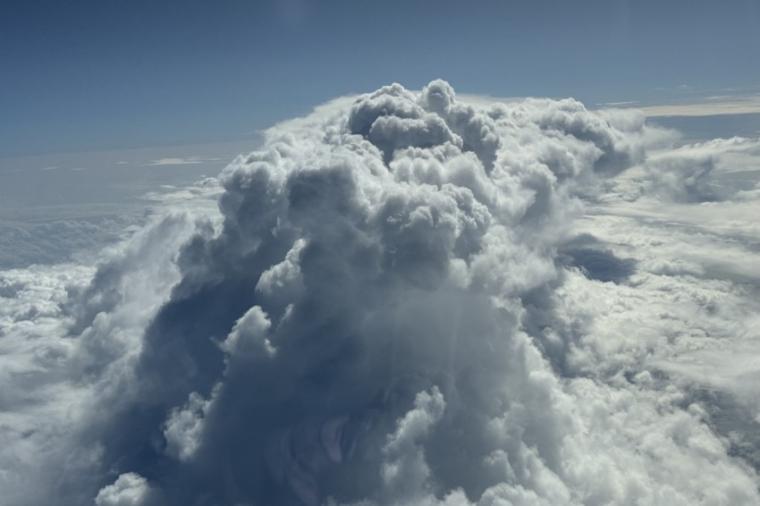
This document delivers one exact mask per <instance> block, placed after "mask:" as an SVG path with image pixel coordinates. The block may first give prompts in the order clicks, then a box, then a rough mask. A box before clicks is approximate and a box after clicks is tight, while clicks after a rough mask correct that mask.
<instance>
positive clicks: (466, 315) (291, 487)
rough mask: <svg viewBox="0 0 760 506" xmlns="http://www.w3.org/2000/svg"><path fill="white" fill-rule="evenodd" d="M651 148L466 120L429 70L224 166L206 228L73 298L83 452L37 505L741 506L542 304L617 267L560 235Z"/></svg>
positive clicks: (571, 126)
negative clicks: (416, 85) (428, 76)
mask: <svg viewBox="0 0 760 506" xmlns="http://www.w3.org/2000/svg"><path fill="white" fill-rule="evenodd" d="M670 135H671V134H670V133H667V132H664V131H661V130H658V129H656V128H654V127H652V126H649V125H647V124H646V123H645V121H644V118H643V116H642V115H641V114H639V113H636V112H631V111H598V112H591V111H589V110H587V109H586V108H585V107H584V106H583V105H582V104H580V103H579V102H577V101H574V100H561V101H553V100H539V99H530V100H525V101H520V102H515V103H510V104H499V103H493V104H483V103H478V104H468V103H467V102H466V101H459V100H458V99H457V97H456V95H455V93H454V90H453V89H452V88H451V87H450V86H449V85H448V84H447V83H445V82H444V81H434V82H432V83H430V84H429V85H428V86H426V87H425V88H424V89H423V90H422V91H420V92H412V91H409V90H406V89H405V88H403V87H402V86H400V85H398V84H394V85H391V86H386V87H383V88H381V89H380V90H378V91H376V92H374V93H371V94H367V95H362V96H359V97H357V98H355V99H353V100H339V101H337V102H335V103H334V104H332V105H329V106H326V107H323V108H321V109H320V110H319V112H317V113H315V114H313V115H311V116H309V117H306V118H302V119H299V120H297V121H291V122H287V123H284V124H281V125H278V126H275V127H273V128H272V129H270V130H269V131H268V132H267V134H266V142H265V145H264V147H263V148H262V149H261V150H258V151H255V152H252V153H250V154H248V155H242V156H239V157H238V158H237V159H236V160H235V161H234V162H233V163H231V164H230V165H229V166H228V167H227V168H226V169H225V170H224V172H223V173H222V174H221V176H220V180H221V182H222V185H223V188H224V191H223V193H222V195H221V196H220V198H219V210H220V213H221V216H220V217H219V219H217V218H216V217H213V219H212V220H210V221H209V222H203V223H201V224H198V225H192V228H189V227H191V225H190V224H189V223H188V222H187V221H183V220H180V219H178V218H176V217H174V218H172V217H169V218H167V219H166V220H165V221H162V222H160V223H159V224H157V225H155V227H154V228H153V229H151V230H154V232H150V231H148V232H145V233H144V234H143V235H142V236H141V237H142V239H137V240H136V242H135V244H136V246H132V249H131V250H129V249H128V250H126V251H125V252H122V253H120V254H119V255H116V257H115V259H113V260H111V261H109V262H106V263H104V264H103V266H101V267H100V268H99V270H98V272H97V274H95V276H94V278H93V281H92V282H91V283H90V285H89V287H88V288H83V289H81V290H79V291H77V292H76V293H72V296H71V298H72V301H71V303H70V304H71V306H70V307H71V309H70V312H71V314H72V315H74V316H72V321H71V322H70V323H69V325H68V327H67V326H65V325H64V326H63V327H64V328H68V329H69V330H68V331H69V332H70V334H72V337H71V339H75V340H79V341H80V342H81V344H79V345H78V348H77V349H78V350H79V351H77V352H76V353H73V354H72V356H73V357H74V358H72V359H71V360H72V361H71V362H67V364H69V365H67V366H66V367H70V368H71V369H70V370H72V371H76V372H77V373H78V374H85V375H87V376H86V377H87V378H88V380H86V383H87V384H89V385H92V386H91V387H88V388H89V389H91V390H94V389H97V390H98V392H97V393H95V392H91V393H90V394H88V395H89V397H88V400H87V402H86V403H85V404H86V407H87V408H88V409H83V413H82V414H80V416H79V417H78V418H77V420H76V423H75V424H74V427H73V428H70V429H67V434H68V435H67V439H66V440H67V444H70V445H72V447H76V448H79V449H82V448H86V449H89V451H90V453H89V454H90V455H91V457H90V459H89V460H88V462H87V463H86V465H83V467H82V469H81V470H80V471H77V472H76V473H73V474H70V475H68V476H67V479H68V483H67V486H66V487H60V486H59V485H58V484H57V483H56V482H55V480H53V479H48V482H49V483H48V484H47V487H48V488H47V489H46V490H47V491H48V492H50V491H53V490H57V491H58V492H59V493H60V494H62V495H61V497H63V500H64V501H68V502H70V503H72V504H73V503H75V501H76V500H78V499H81V498H82V497H88V496H89V497H90V498H92V500H95V501H96V503H97V504H102V505H111V504H130V505H138V504H143V505H148V504H150V505H153V504H168V505H173V504H255V505H268V504H278V505H301V506H304V505H305V506H316V505H320V504H336V505H337V504H344V505H351V504H353V505H360V504H361V505H386V504H387V505H391V504H409V505H436V504H440V505H449V506H454V505H457V506H459V505H468V506H469V505H473V504H477V505H481V506H487V505H535V504H547V505H549V504H552V505H557V504H588V505H596V504H599V505H601V504H631V505H633V504H662V503H668V504H697V503H705V504H710V503H713V504H729V503H730V504H753V503H756V501H758V500H760V496H758V490H757V487H756V484H755V483H756V481H755V480H756V474H755V471H754V470H753V469H751V468H750V467H749V466H747V465H746V464H744V463H743V462H742V461H741V460H739V459H735V458H733V457H731V456H730V455H729V453H728V449H727V447H726V445H725V444H724V442H723V441H722V440H721V438H720V437H719V435H717V434H716V433H715V432H714V431H712V430H711V428H710V427H709V425H708V424H707V423H706V421H705V416H706V415H705V414H704V412H702V411H700V410H699V409H698V407H697V406H690V405H685V404H684V402H683V396H682V395H681V392H680V391H679V390H677V389H672V388H671V389H668V388H665V387H664V386H663V384H662V383H658V381H657V378H654V377H653V376H652V374H651V373H649V372H648V371H644V370H640V371H636V370H633V367H634V365H632V364H635V363H636V362H635V361H629V362H615V361H610V362H609V365H610V368H607V369H605V368H603V367H594V363H593V361H592V359H590V358H589V357H591V356H592V354H593V352H598V351H599V349H600V348H599V346H598V343H596V342H594V343H592V344H593V346H591V345H589V346H590V347H588V348H587V347H586V345H585V344H584V341H583V339H584V337H583V335H581V332H586V331H588V332H592V327H591V323H590V320H593V318H594V315H593V314H591V315H589V314H587V313H586V312H583V311H580V310H579V311H578V312H575V313H573V312H572V308H573V307H576V308H578V307H581V306H583V303H582V301H579V300H577V299H575V298H570V297H569V296H567V295H566V290H567V287H568V286H569V285H571V284H573V283H574V284H576V285H579V284H582V283H583V282H584V281H583V280H586V281H588V282H589V283H599V284H606V285H605V286H617V285H616V282H622V281H623V280H624V279H625V278H626V277H628V276H630V275H631V274H632V272H633V270H634V264H633V263H632V261H631V262H626V261H624V260H621V259H619V258H617V257H616V256H615V253H614V252H613V251H611V250H609V249H606V248H605V247H602V246H599V245H597V244H596V243H595V242H594V239H593V238H588V237H586V236H580V238H579V237H578V236H576V235H575V229H574V219H575V218H576V217H577V216H579V215H580V214H581V212H582V209H583V201H584V199H585V200H588V199H595V198H596V195H597V193H598V192H600V191H602V189H603V188H604V187H605V184H606V183H604V181H605V180H606V179H608V178H612V177H614V176H616V175H617V174H620V173H621V172H623V171H625V170H626V169H629V168H631V167H634V166H643V164H646V163H647V154H648V153H649V152H650V151H651V150H652V149H655V148H658V149H659V148H662V146H663V144H664V143H667V142H668V139H671V137H670ZM190 230H191V231H190ZM151 233H152V234H154V236H151V235H150V234H151ZM584 237H585V238H584ZM169 238H175V239H169ZM158 244H162V245H163V246H159V247H157V246H156V245H158ZM150 259H152V261H150ZM147 264H150V265H149V266H148V265H147ZM600 266H601V268H604V269H607V270H606V271H605V272H606V273H607V274H605V276H606V277H599V276H597V277H595V276H594V275H592V274H594V272H596V273H597V274H599V272H600V270H599V269H600ZM621 266H623V267H624V268H623V267H621ZM613 271H614V272H613ZM136 273H142V277H135V274H136ZM146 273H147V275H146ZM133 283H137V287H139V288H136V287H135V286H134V285H133ZM576 296H577V294H576ZM583 308H584V311H586V309H585V308H586V306H583ZM114 336H115V337H114ZM125 350H129V352H125ZM599 360H602V361H603V360H605V359H604V358H601V359H599ZM615 364H618V367H619V373H620V374H616V373H615V371H613V370H611V369H613V368H614V366H615ZM620 364H622V365H620ZM626 367H628V369H625V368H626ZM687 404H688V403H687ZM56 458H58V459H60V458H61V456H60V455H57V456H56ZM15 503H17V504H22V503H23V502H22V501H21V500H17V501H16V502H15Z"/></svg>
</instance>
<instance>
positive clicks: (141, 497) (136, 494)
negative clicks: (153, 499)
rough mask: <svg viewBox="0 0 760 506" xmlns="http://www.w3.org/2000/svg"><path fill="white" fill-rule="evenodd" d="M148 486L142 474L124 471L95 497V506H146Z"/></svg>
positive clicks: (148, 496)
mask: <svg viewBox="0 0 760 506" xmlns="http://www.w3.org/2000/svg"><path fill="white" fill-rule="evenodd" d="M150 495H151V491H150V486H149V485H148V482H147V481H146V480H145V478H143V477H142V476H140V475H138V474H135V473H125V474H122V475H120V476H119V478H118V479H117V480H116V481H115V482H114V483H113V484H111V485H108V486H106V487H103V489H101V490H100V492H98V495H97V497H95V504H96V506H148V502H149V500H150Z"/></svg>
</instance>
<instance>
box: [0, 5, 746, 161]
mask: <svg viewBox="0 0 760 506" xmlns="http://www.w3.org/2000/svg"><path fill="white" fill-rule="evenodd" d="M436 77H443V78H445V79H447V80H449V81H450V82H451V83H452V84H453V85H454V87H455V88H456V89H457V91H459V92H467V93H482V94H489V95H495V96H525V95H546V96H574V97H577V98H579V99H581V100H584V101H586V102H588V103H590V104H595V103H599V102H610V101H628V100H635V101H649V102H652V101H660V102H667V101H668V100H671V99H673V98H674V97H677V96H679V95H684V94H689V93H704V94H707V93H725V92H726V90H727V89H729V90H728V93H742V92H743V91H745V90H754V89H757V88H758V86H760V0H720V1H719V0H714V1H707V0H588V1H583V0H578V1H568V0H563V1H548V0H525V1H508V0H498V1H497V0H468V1H465V0H461V1H447V0H427V1H416V0H398V1H380V0H372V1H364V0H345V1H344V0H336V1H317V0H278V1H274V0H270V1H265V0H215V1H211V0H206V1H201V0H176V1H168V0H93V1H89V0H70V1H61V0H48V1H44V0H2V2H0V115H1V116H0V117H2V121H0V155H15V154H25V153H42V152H52V151H78V150H92V149H106V148H116V147H128V146H142V145H157V144H167V143H176V142H206V141H214V140H220V139H230V138H236V137H241V136H245V135H247V134H249V133H250V132H252V131H254V130H256V129H260V128H263V127H266V126H268V125H270V124H272V123H273V122H275V121H277V120H280V119H284V118H287V117H290V116H293V115H297V114H302V113H304V112H306V111H308V110H309V109H310V108H311V107H312V106H314V105H316V104H318V103H321V102H323V101H325V100H327V99H329V98H332V97H335V96H338V95H342V94H346V93H351V92H361V91H368V90H371V89H374V88H376V87H378V86H380V85H382V84H385V83H388V82H391V81H399V82H401V83H402V84H404V85H405V86H407V87H412V88H416V87H420V86H421V85H423V84H424V83H426V82H428V81H429V80H430V79H433V78H436Z"/></svg>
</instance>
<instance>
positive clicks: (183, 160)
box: [148, 156, 219, 166]
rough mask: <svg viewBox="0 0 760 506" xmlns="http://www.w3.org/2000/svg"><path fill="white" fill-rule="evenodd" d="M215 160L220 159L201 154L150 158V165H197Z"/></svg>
mask: <svg viewBox="0 0 760 506" xmlns="http://www.w3.org/2000/svg"><path fill="white" fill-rule="evenodd" d="M213 161H219V158H201V157H199V156H185V157H166V158H158V159H156V160H150V161H149V162H148V165H157V166H160V165H197V164H200V163H206V162H213Z"/></svg>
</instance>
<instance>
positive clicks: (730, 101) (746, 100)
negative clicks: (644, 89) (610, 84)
mask: <svg viewBox="0 0 760 506" xmlns="http://www.w3.org/2000/svg"><path fill="white" fill-rule="evenodd" d="M609 105H613V106H618V105H625V104H609ZM636 108H637V109H638V110H640V111H642V112H643V113H644V114H645V115H646V116H647V117H650V118H657V117H661V116H690V117H695V116H696V117H699V116H721V115H727V114H758V113H760V95H747V96H717V97H707V98H706V99H705V100H702V101H699V102H692V103H678V104H664V105H649V106H640V105H637V106H636Z"/></svg>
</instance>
